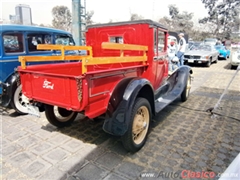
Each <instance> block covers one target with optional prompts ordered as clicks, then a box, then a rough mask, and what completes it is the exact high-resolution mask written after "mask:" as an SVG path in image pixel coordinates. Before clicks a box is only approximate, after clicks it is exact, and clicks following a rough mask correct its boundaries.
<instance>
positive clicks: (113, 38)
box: [109, 36, 124, 44]
mask: <svg viewBox="0 0 240 180" xmlns="http://www.w3.org/2000/svg"><path fill="white" fill-rule="evenodd" d="M109 42H112V43H119V44H123V43H124V42H123V37H121V36H110V37H109Z"/></svg>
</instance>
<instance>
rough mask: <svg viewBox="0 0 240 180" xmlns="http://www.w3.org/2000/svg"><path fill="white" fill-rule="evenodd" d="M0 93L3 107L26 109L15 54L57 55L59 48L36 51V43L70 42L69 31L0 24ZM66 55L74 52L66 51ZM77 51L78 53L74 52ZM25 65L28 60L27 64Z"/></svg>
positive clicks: (22, 110)
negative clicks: (16, 69) (16, 70)
mask: <svg viewBox="0 0 240 180" xmlns="http://www.w3.org/2000/svg"><path fill="white" fill-rule="evenodd" d="M0 34H1V37H0V69H1V73H0V96H1V105H2V106H3V107H12V108H13V109H15V110H16V112H18V113H19V114H24V113H26V112H27V107H26V104H28V103H29V100H28V98H26V97H25V96H24V95H23V94H22V90H21V89H22V86H21V83H20V80H19V76H18V74H17V73H16V72H15V68H16V67H17V66H19V65H20V62H19V61H18V56H33V55H37V56H38V55H41V56H49V55H54V54H55V55H58V54H59V55H60V54H61V51H60V50H59V51H58V50H54V51H53V50H47V49H44V50H39V49H37V45H38V44H59V43H60V44H62V43H63V44H64V45H74V44H75V43H74V40H73V37H72V35H71V34H70V33H69V32H66V31H62V30H57V29H53V28H45V27H36V26H23V25H0ZM66 53H67V54H76V52H73V51H68V52H66ZM77 53H78V52H77ZM43 63H45V64H46V63H52V62H31V63H30V64H43ZM28 64H29V63H28Z"/></svg>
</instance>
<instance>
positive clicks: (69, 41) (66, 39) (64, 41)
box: [55, 35, 75, 46]
mask: <svg viewBox="0 0 240 180" xmlns="http://www.w3.org/2000/svg"><path fill="white" fill-rule="evenodd" d="M55 38H56V39H55V44H59V45H64V46H69V45H70V46H73V45H75V44H74V41H73V38H72V37H71V36H67V35H56V37H55Z"/></svg>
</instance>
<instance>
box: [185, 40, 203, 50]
mask: <svg viewBox="0 0 240 180" xmlns="http://www.w3.org/2000/svg"><path fill="white" fill-rule="evenodd" d="M201 44H202V42H200V41H192V42H189V43H188V48H187V50H196V49H197V48H198V47H199V46H200V45H201Z"/></svg>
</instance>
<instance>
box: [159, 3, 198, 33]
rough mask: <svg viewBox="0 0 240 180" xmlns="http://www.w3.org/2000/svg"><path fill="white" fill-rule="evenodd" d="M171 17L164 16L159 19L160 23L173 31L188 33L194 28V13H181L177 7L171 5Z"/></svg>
mask: <svg viewBox="0 0 240 180" xmlns="http://www.w3.org/2000/svg"><path fill="white" fill-rule="evenodd" d="M168 8H169V16H170V17H167V16H164V17H163V18H161V19H159V23H161V24H163V25H165V26H167V27H168V29H169V30H172V31H181V32H186V33H188V32H189V31H190V30H191V29H192V28H193V21H192V18H193V13H188V12H186V11H183V12H181V13H180V12H179V9H178V8H177V7H176V5H172V4H171V5H169V6H168Z"/></svg>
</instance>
